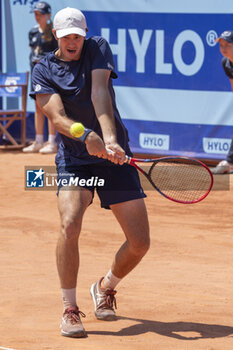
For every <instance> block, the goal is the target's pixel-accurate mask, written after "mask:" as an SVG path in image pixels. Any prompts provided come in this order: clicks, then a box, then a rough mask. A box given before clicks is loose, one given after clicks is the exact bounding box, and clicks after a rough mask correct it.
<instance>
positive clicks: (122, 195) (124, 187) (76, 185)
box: [57, 161, 146, 209]
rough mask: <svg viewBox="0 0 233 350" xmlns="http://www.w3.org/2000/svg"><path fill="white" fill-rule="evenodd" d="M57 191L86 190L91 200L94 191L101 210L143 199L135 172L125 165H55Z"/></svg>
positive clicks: (143, 195)
mask: <svg viewBox="0 0 233 350" xmlns="http://www.w3.org/2000/svg"><path fill="white" fill-rule="evenodd" d="M57 180H58V183H59V186H58V192H59V190H61V189H62V190H79V189H80V187H82V188H87V189H88V190H90V191H91V192H92V196H93V197H94V193H95V190H96V192H97V194H98V196H99V198H100V202H101V207H102V208H106V209H109V206H110V205H112V204H117V203H121V202H126V201H130V200H133V199H138V198H145V197H146V195H145V193H144V191H143V189H142V187H141V184H140V179H139V175H138V172H137V170H136V169H135V168H134V167H132V166H131V165H128V164H123V165H116V164H114V163H111V162H109V161H104V162H101V163H96V164H88V165H75V166H73V165H72V164H66V165H64V163H63V164H60V165H59V163H58V164H57Z"/></svg>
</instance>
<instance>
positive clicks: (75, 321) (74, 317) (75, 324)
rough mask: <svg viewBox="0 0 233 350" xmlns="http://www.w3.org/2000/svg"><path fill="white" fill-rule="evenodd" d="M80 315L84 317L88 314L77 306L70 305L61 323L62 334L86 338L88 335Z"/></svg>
mask: <svg viewBox="0 0 233 350" xmlns="http://www.w3.org/2000/svg"><path fill="white" fill-rule="evenodd" d="M80 315H81V316H82V317H86V315H85V314H84V313H83V312H82V311H80V310H79V308H78V307H77V306H76V307H75V306H74V307H70V308H68V309H66V310H65V312H64V313H63V317H62V322H61V325H60V328H61V334H62V335H63V336H64V337H71V338H85V337H86V336H87V335H86V331H85V329H84V327H83V324H82V321H81V319H80Z"/></svg>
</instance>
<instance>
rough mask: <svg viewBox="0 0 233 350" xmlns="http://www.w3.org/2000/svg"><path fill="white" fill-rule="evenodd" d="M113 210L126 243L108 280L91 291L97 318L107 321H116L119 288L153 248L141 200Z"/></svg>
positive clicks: (127, 202)
mask: <svg viewBox="0 0 233 350" xmlns="http://www.w3.org/2000/svg"><path fill="white" fill-rule="evenodd" d="M111 209H112V212H113V213H114V215H115V217H116V218H117V220H118V222H119V223H120V225H121V227H122V229H123V231H124V233H125V237H126V241H125V242H124V243H123V245H122V246H121V247H120V249H119V250H118V252H117V253H116V255H115V258H114V261H113V264H112V267H111V270H110V271H109V272H108V274H107V275H106V276H105V278H102V279H101V280H100V281H98V282H96V283H95V284H93V285H92V287H91V295H92V298H93V301H94V304H95V315H96V317H97V318H98V319H100V320H106V321H108V320H114V319H116V315H115V311H114V304H115V294H116V291H115V290H114V288H115V286H116V284H117V283H119V281H120V280H121V279H122V278H123V277H124V276H126V275H127V274H128V273H129V272H130V271H131V270H132V269H133V268H134V267H135V266H136V265H137V264H138V263H139V262H140V261H141V259H142V258H143V256H144V255H145V254H146V252H147V251H148V249H149V245H150V237H149V223H148V217H147V211H146V207H145V203H144V200H143V199H142V198H140V199H135V200H131V201H126V202H122V203H118V204H114V205H111ZM115 306H116V304H115Z"/></svg>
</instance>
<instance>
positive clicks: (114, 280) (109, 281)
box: [101, 270, 121, 289]
mask: <svg viewBox="0 0 233 350" xmlns="http://www.w3.org/2000/svg"><path fill="white" fill-rule="evenodd" d="M120 281H121V278H118V277H116V276H114V274H113V273H112V270H109V271H108V273H107V275H106V276H105V277H104V279H103V280H102V282H101V288H103V289H107V288H111V289H115V287H116V285H117V284H118V283H119V282H120Z"/></svg>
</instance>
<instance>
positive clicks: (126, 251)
mask: <svg viewBox="0 0 233 350" xmlns="http://www.w3.org/2000/svg"><path fill="white" fill-rule="evenodd" d="M111 209H112V212H113V214H114V215H115V217H116V219H117V220H118V222H119V224H120V225H121V227H122V230H123V232H124V234H125V236H126V241H125V242H124V244H123V245H122V246H121V247H120V249H119V250H118V252H117V254H116V256H115V258H114V261H113V264H112V273H113V274H114V275H115V276H117V277H118V278H123V277H125V276H126V275H127V274H128V273H129V272H130V271H131V270H132V269H133V268H134V267H135V266H136V265H137V264H138V263H139V262H140V260H141V259H142V258H143V256H144V255H145V254H146V252H147V251H148V249H149V246H150V237H149V223H148V217H147V211H146V206H145V203H144V199H143V198H140V199H135V200H132V201H128V202H123V203H119V204H114V205H112V206H111Z"/></svg>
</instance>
